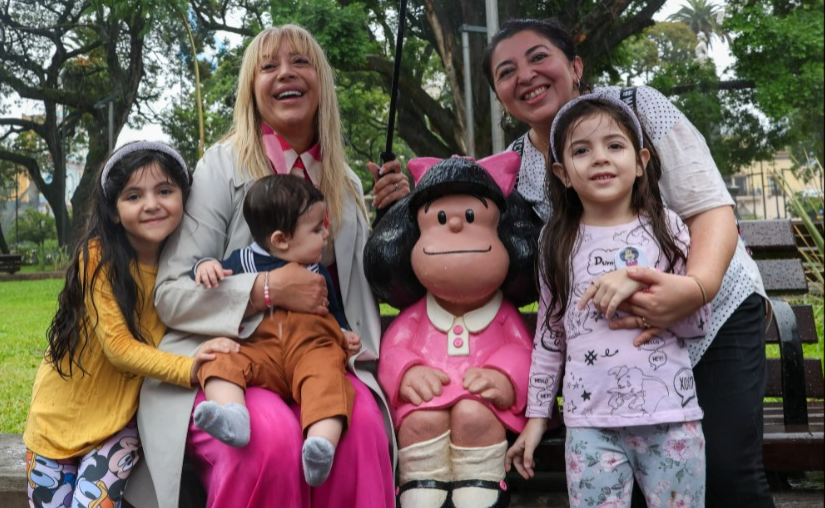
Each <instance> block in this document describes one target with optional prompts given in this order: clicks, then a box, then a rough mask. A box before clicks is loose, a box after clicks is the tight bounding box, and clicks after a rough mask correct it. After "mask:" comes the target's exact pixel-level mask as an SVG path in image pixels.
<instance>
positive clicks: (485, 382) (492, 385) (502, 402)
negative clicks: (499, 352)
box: [464, 367, 516, 409]
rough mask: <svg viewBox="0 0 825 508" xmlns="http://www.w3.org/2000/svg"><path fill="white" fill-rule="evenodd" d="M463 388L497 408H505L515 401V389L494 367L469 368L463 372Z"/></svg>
mask: <svg viewBox="0 0 825 508" xmlns="http://www.w3.org/2000/svg"><path fill="white" fill-rule="evenodd" d="M464 388H465V389H466V390H467V391H468V392H470V393H473V394H476V395H478V396H480V397H481V398H482V399H484V400H488V401H490V402H491V403H492V404H493V405H494V406H496V407H497V408H498V409H507V408H509V407H512V406H513V404H514V403H515V402H516V390H515V388H513V383H511V382H510V379H509V378H508V377H507V376H505V375H504V374H502V373H501V372H499V371H497V370H495V369H485V368H477V367H474V368H471V369H467V372H465V373H464Z"/></svg>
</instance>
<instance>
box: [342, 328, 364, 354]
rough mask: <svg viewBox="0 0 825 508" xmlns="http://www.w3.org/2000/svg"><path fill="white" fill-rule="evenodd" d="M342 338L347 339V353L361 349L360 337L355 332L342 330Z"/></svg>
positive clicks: (353, 352)
mask: <svg viewBox="0 0 825 508" xmlns="http://www.w3.org/2000/svg"><path fill="white" fill-rule="evenodd" d="M344 339H346V341H347V353H348V354H349V355H350V356H352V355H354V354H356V353H358V352H359V351H361V337H359V336H358V334H357V333H355V332H350V331H344Z"/></svg>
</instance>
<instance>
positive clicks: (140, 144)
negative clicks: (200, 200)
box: [100, 141, 192, 198]
mask: <svg viewBox="0 0 825 508" xmlns="http://www.w3.org/2000/svg"><path fill="white" fill-rule="evenodd" d="M140 150H151V151H153V152H161V153H165V154H166V155H168V156H170V157H172V158H173V159H175V161H176V162H177V163H178V164H179V165H180V167H181V169H182V170H183V173H184V175H186V179H187V180H188V181H189V182H190V183H191V181H192V176H191V175H190V174H189V171H188V170H187V169H186V162H185V161H184V160H183V157H181V155H180V154H179V153H178V152H177V151H176V150H175V149H174V148H172V147H171V146H169V145H167V144H166V143H162V142H160V141H135V142H133V143H129V144H127V145H123V146H122V147H120V148H118V149H117V150H115V151H114V152H113V153H112V155H111V157H109V160H108V161H106V165H105V166H104V167H103V172H102V173H101V174H100V186H101V187H102V188H103V195H104V196H105V197H107V198H108V197H110V196H107V195H106V179H107V178H108V177H109V171H111V170H112V167H113V166H114V165H115V164H117V163H118V162H119V161H120V160H121V159H122V158H124V157H126V156H127V155H129V154H130V153H135V152H138V151H140Z"/></svg>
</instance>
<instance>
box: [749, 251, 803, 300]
mask: <svg viewBox="0 0 825 508" xmlns="http://www.w3.org/2000/svg"><path fill="white" fill-rule="evenodd" d="M756 266H758V267H759V273H760V274H762V281H763V282H764V283H765V290H766V291H767V292H768V294H770V295H801V294H805V293H807V292H808V281H807V280H806V279H805V268H804V267H803V266H802V261H801V260H799V259H757V260H756Z"/></svg>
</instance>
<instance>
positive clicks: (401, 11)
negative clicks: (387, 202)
mask: <svg viewBox="0 0 825 508" xmlns="http://www.w3.org/2000/svg"><path fill="white" fill-rule="evenodd" d="M406 17H407V0H401V5H400V6H399V8H398V36H397V37H396V39H395V62H394V63H393V68H392V87H391V88H390V117H389V121H388V122H387V144H386V147H385V149H384V151H383V152H381V154H380V157H381V165H382V166H383V165H384V163H386V162H389V161H393V160H395V153H394V152H393V151H392V138H393V134H394V133H395V110H396V104H395V103H396V100H397V99H398V78H399V75H400V74H401V53H402V51H401V50H402V48H403V46H404V25H405V23H404V20H405V19H406ZM384 212H386V208H382V209H380V210H377V211H376V213H375V222H376V223H377V222H378V220H379V219H380V218H381V217H382V216H383V215H384Z"/></svg>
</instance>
